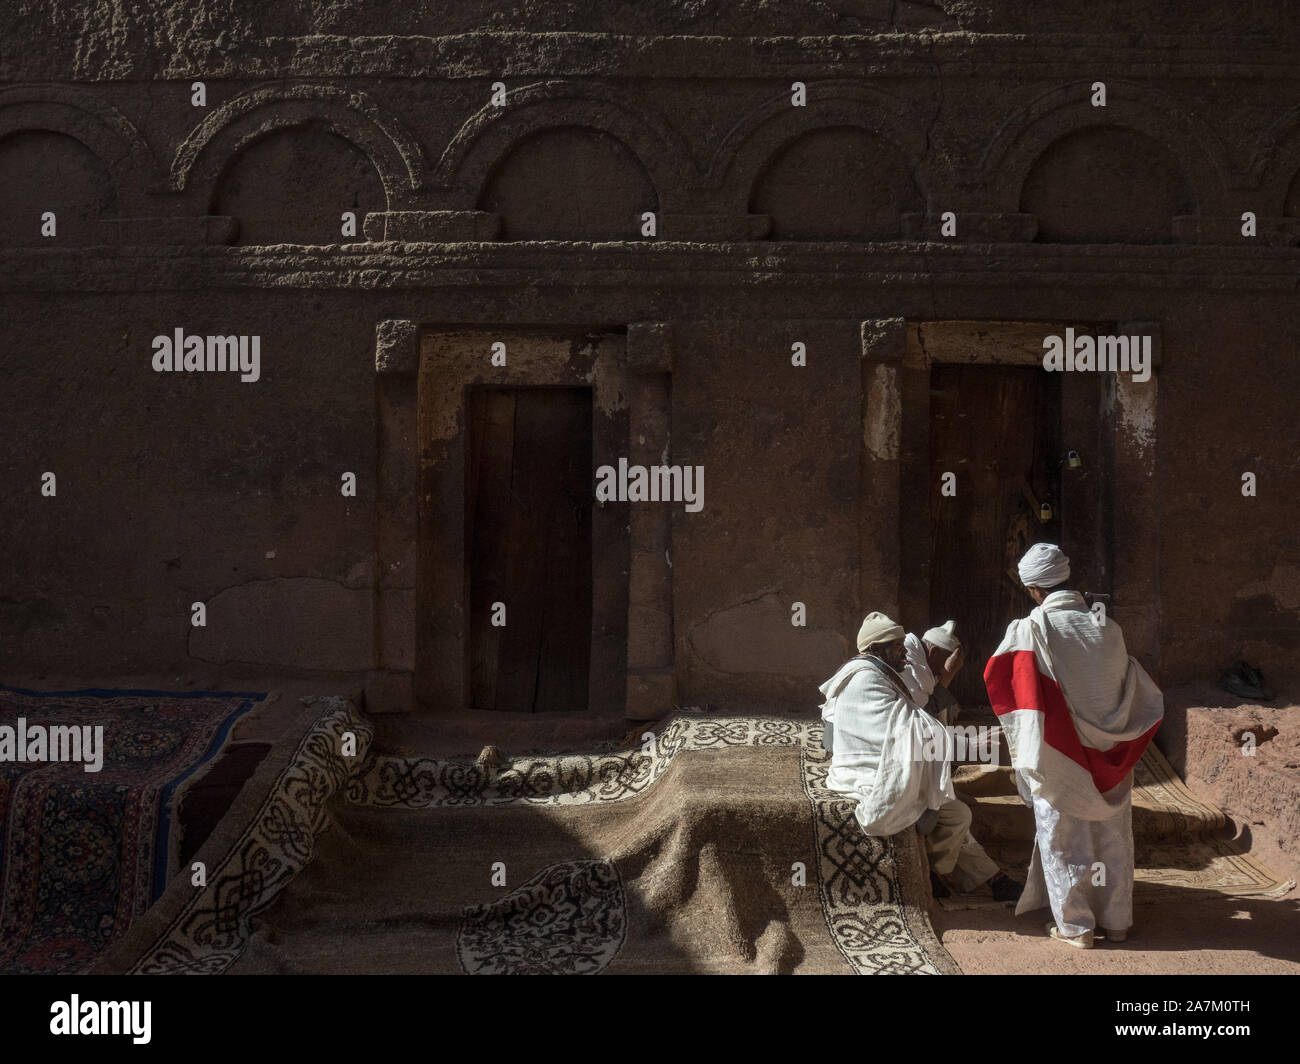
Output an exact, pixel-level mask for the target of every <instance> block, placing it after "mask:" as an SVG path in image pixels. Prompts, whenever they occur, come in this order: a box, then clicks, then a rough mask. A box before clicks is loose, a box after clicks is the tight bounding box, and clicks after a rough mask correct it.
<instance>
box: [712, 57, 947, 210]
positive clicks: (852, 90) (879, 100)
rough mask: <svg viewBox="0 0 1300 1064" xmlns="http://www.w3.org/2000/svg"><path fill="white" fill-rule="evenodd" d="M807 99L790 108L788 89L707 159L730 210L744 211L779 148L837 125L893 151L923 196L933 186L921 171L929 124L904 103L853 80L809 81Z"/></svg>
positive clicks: (759, 108) (747, 117) (744, 120)
mask: <svg viewBox="0 0 1300 1064" xmlns="http://www.w3.org/2000/svg"><path fill="white" fill-rule="evenodd" d="M808 98H809V102H808V105H807V106H806V107H791V106H790V94H789V92H788V91H782V92H780V93H778V94H776V95H774V96H771V97H769V98H768V99H766V100H764V101H763V102H762V103H761V104H759V105H758V106H757V107H755V108H754V109H753V110H751V111H750V112H748V113H747V114H745V115H744V116H743V117H742V118H741V119H740V120H739V121H738V122H737V123H736V124H735V125H734V126H733V127H732V128H731V129H730V130H729V131H728V132H727V134H726V135H725V136H724V137H723V138H722V140H721V142H720V143H719V144H718V147H717V148H716V149H715V151H714V152H713V156H712V158H711V159H710V162H709V167H708V171H707V181H708V183H709V184H710V185H711V186H712V187H714V188H721V189H723V194H724V196H725V197H726V199H727V200H728V201H729V203H730V208H731V209H732V210H734V211H737V212H743V211H745V210H746V209H747V208H748V204H749V199H750V196H751V194H752V192H753V189H754V186H755V183H756V182H757V181H758V180H759V178H760V177H761V176H762V173H763V170H764V169H765V167H766V166H767V165H768V164H769V163H770V162H771V161H772V160H773V159H775V158H776V157H777V156H778V155H779V153H780V152H781V151H782V150H783V149H785V148H786V147H788V146H789V145H790V144H792V143H793V142H794V141H796V140H798V139H799V138H800V137H802V136H804V135H805V134H807V133H813V132H816V131H817V130H819V129H827V128H831V127H836V126H839V127H843V126H850V127H853V128H856V129H860V130H862V131H863V132H864V133H868V134H870V135H872V136H875V137H878V138H880V139H881V140H882V141H884V142H885V143H887V144H889V145H890V146H891V147H893V148H894V149H895V150H896V151H897V152H898V158H899V162H900V163H901V164H902V165H903V167H904V168H905V169H906V170H907V172H908V174H909V175H910V176H911V178H912V180H913V181H914V182H915V184H916V186H917V188H918V190H919V191H920V193H921V197H922V199H924V198H925V195H926V191H927V188H928V186H929V185H930V183H931V182H930V180H929V177H928V175H926V174H924V173H923V172H922V171H923V167H924V165H925V163H924V161H925V157H926V148H927V136H926V133H925V129H926V127H927V125H928V123H927V122H926V121H925V120H924V119H922V118H921V117H920V116H919V115H917V114H915V113H914V112H913V110H912V108H911V107H910V106H909V105H908V104H907V103H905V102H904V101H903V100H900V99H897V98H895V97H892V96H888V95H886V94H884V93H881V92H877V91H876V90H874V89H870V88H867V87H866V86H864V85H860V84H858V83H857V82H851V81H831V82H811V83H809V85H808Z"/></svg>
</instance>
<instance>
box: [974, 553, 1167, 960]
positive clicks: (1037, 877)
mask: <svg viewBox="0 0 1300 1064" xmlns="http://www.w3.org/2000/svg"><path fill="white" fill-rule="evenodd" d="M1019 576H1020V581H1021V583H1022V584H1024V586H1025V591H1026V592H1027V593H1028V594H1029V597H1030V598H1032V599H1033V600H1034V602H1035V603H1037V608H1036V609H1034V610H1033V611H1032V612H1031V613H1030V614H1029V616H1028V617H1026V618H1024V619H1023V620H1018V621H1012V622H1011V624H1010V625H1009V626H1008V628H1007V634H1006V636H1005V637H1004V638H1003V640H1002V643H1001V645H1000V646H999V647H998V649H997V651H996V652H995V653H994V655H993V657H992V658H990V659H989V663H988V665H987V667H986V668H985V670H984V684H985V686H986V687H987V688H988V692H989V701H990V702H991V704H992V706H993V711H994V712H995V713H996V714H997V715H998V720H999V723H1000V724H1001V725H1002V730H1003V733H1004V734H1005V735H1006V737H1007V743H1008V745H1009V746H1010V748H1011V764H1012V767H1013V768H1014V769H1015V773H1016V785H1017V787H1018V788H1019V790H1020V794H1021V797H1022V798H1023V799H1024V800H1025V802H1026V804H1028V805H1029V806H1030V807H1031V808H1032V809H1033V811H1034V855H1033V858H1032V860H1031V861H1030V865H1029V876H1028V881H1027V883H1026V884H1025V892H1024V894H1023V896H1022V897H1021V899H1020V904H1019V906H1018V907H1017V908H1016V913H1017V915H1018V914H1020V913H1022V912H1030V911H1032V910H1033V909H1039V908H1042V907H1044V906H1047V905H1050V906H1051V909H1052V916H1053V918H1054V922H1053V923H1050V924H1048V925H1047V931H1048V934H1050V935H1051V936H1052V937H1053V938H1055V939H1058V940H1059V941H1062V942H1065V943H1067V944H1069V945H1071V946H1075V947H1078V948H1081V949H1089V948H1091V947H1092V944H1093V941H1094V938H1095V937H1096V936H1097V935H1101V936H1104V937H1105V938H1106V939H1107V940H1108V941H1110V942H1122V941H1124V939H1126V938H1127V937H1128V930H1129V928H1130V926H1131V925H1132V923H1133V826H1132V813H1131V808H1130V799H1131V791H1132V784H1133V766H1134V765H1136V764H1137V762H1138V760H1139V759H1140V758H1141V756H1142V752H1143V751H1144V750H1145V749H1146V747H1147V744H1148V743H1149V742H1150V741H1151V739H1152V737H1153V736H1154V735H1155V732H1156V729H1157V728H1158V727H1159V726H1160V721H1161V718H1162V717H1163V715H1164V696H1163V695H1161V693H1160V690H1159V688H1157V687H1156V685H1155V683H1154V682H1153V681H1152V679H1151V677H1150V676H1148V675H1147V673H1146V671H1145V670H1144V669H1143V668H1142V666H1141V665H1139V664H1138V663H1137V661H1135V660H1134V659H1133V658H1131V657H1129V654H1128V649H1127V647H1126V646H1125V643H1124V634H1123V632H1121V631H1120V628H1119V625H1117V624H1116V623H1115V622H1114V621H1113V620H1111V619H1110V618H1108V617H1106V616H1105V614H1104V613H1098V614H1095V615H1094V613H1093V612H1092V611H1091V610H1089V608H1088V605H1087V603H1086V602H1085V601H1084V598H1083V596H1082V595H1081V594H1080V593H1079V592H1077V591H1071V590H1069V589H1067V588H1066V587H1065V584H1066V581H1068V580H1069V579H1070V559H1069V558H1067V557H1066V556H1065V554H1064V553H1062V551H1061V548H1060V547H1057V546H1055V545H1054V544H1051V543H1038V544H1035V545H1034V546H1033V547H1031V548H1030V549H1029V551H1028V552H1027V553H1026V554H1025V556H1024V557H1023V558H1022V559H1021V560H1020V565H1019Z"/></svg>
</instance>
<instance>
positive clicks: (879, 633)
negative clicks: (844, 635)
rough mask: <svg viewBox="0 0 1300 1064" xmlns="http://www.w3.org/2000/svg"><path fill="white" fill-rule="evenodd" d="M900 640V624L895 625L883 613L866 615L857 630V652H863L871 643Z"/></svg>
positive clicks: (901, 628)
mask: <svg viewBox="0 0 1300 1064" xmlns="http://www.w3.org/2000/svg"><path fill="white" fill-rule="evenodd" d="M902 638H903V626H902V625H901V624H895V623H894V622H893V621H891V620H890V619H889V618H888V617H886V616H885V615H884V614H883V613H868V614H867V616H866V619H865V620H864V621H863V622H862V627H861V628H859V629H858V651H859V652H860V653H861V652H863V651H865V650H866V649H867V647H869V646H871V644H872V643H891V642H893V641H894V640H895V639H902Z"/></svg>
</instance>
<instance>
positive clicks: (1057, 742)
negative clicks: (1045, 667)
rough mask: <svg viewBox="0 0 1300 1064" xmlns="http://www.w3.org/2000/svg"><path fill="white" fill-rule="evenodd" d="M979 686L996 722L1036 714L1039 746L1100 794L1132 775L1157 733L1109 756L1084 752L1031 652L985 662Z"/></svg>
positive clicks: (1064, 706)
mask: <svg viewBox="0 0 1300 1064" xmlns="http://www.w3.org/2000/svg"><path fill="white" fill-rule="evenodd" d="M984 686H985V687H986V688H987V689H988V693H989V702H990V703H991V704H992V706H993V712H994V713H996V714H997V715H998V716H999V717H1001V716H1003V715H1005V714H1007V713H1014V712H1015V711H1016V710H1018V709H1031V710H1034V711H1035V712H1037V713H1041V714H1042V715H1043V740H1044V742H1046V743H1047V745H1048V746H1050V747H1051V748H1052V749H1053V750H1056V751H1057V752H1059V753H1062V754H1064V755H1065V756H1066V757H1068V758H1069V759H1070V760H1071V761H1073V762H1074V763H1075V764H1077V765H1078V766H1079V767H1080V768H1083V769H1086V770H1087V771H1088V773H1089V774H1090V775H1091V776H1092V781H1093V783H1094V784H1095V785H1096V787H1097V790H1098V791H1100V792H1101V793H1102V794H1105V793H1106V792H1107V791H1108V790H1110V789H1111V788H1112V787H1114V786H1115V785H1116V784H1118V783H1120V782H1121V781H1122V780H1123V779H1124V777H1125V776H1127V775H1128V774H1129V773H1130V772H1131V771H1132V770H1133V766H1134V765H1136V764H1137V763H1138V762H1139V761H1140V760H1141V759H1142V753H1143V751H1145V750H1146V748H1147V744H1148V743H1149V742H1151V739H1152V738H1153V737H1154V736H1155V733H1156V730H1157V729H1158V728H1159V727H1160V725H1159V723H1157V724H1156V725H1155V726H1154V727H1153V728H1151V729H1150V730H1149V731H1146V732H1143V733H1142V734H1141V735H1139V736H1138V737H1137V738H1136V739H1126V740H1124V741H1123V742H1120V743H1116V744H1115V745H1114V746H1113V747H1111V748H1110V749H1109V750H1094V749H1092V748H1091V747H1088V746H1084V745H1083V743H1082V742H1080V741H1079V733H1078V731H1076V730H1075V727H1074V718H1072V717H1071V716H1070V707H1069V706H1068V705H1067V704H1066V701H1065V696H1064V695H1063V694H1061V688H1060V687H1059V686H1058V685H1057V683H1056V681H1055V680H1053V679H1052V678H1051V677H1050V676H1044V675H1043V674H1042V673H1041V672H1040V671H1039V670H1038V659H1037V658H1036V657H1035V656H1034V652H1033V651H1032V650H1012V651H1009V652H1008V653H1005V654H995V655H994V656H993V657H991V658H989V663H988V665H986V666H985V667H984Z"/></svg>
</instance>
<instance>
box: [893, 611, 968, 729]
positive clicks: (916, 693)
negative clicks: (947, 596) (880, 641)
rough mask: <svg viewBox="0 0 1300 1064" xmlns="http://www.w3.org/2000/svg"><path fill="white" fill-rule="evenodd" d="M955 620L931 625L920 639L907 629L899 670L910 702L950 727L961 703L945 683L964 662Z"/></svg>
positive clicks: (949, 680) (950, 679)
mask: <svg viewBox="0 0 1300 1064" xmlns="http://www.w3.org/2000/svg"><path fill="white" fill-rule="evenodd" d="M954 623H955V622H953V621H947V622H945V623H944V624H942V625H939V626H937V627H935V628H931V629H930V630H929V631H927V632H926V633H925V635H923V636H921V638H920V639H917V638H916V636H914V635H913V634H912V633H911V632H908V633H907V635H906V636H904V637H903V649H904V651H905V656H904V660H903V668H902V669H901V670H900V673H901V675H902V677H903V683H905V684H906V685H907V693H908V696H909V697H910V698H911V699H912V701H913V702H914V703H916V705H918V706H922V707H923V708H924V709H925V710H926V711H927V712H928V713H930V715H931V716H934V717H938V718H939V720H940V722H941V723H943V724H945V725H948V726H949V727H951V726H952V725H953V724H956V723H957V716H958V714H959V713H960V712H961V706H960V704H959V703H958V702H957V700H956V699H955V698H953V696H952V695H951V694H950V693H949V691H948V686H949V684H951V683H952V678H953V677H954V676H956V675H957V673H958V672H959V671H960V670H961V667H962V665H963V664H965V661H966V648H965V647H963V646H962V645H961V640H959V639H958V638H957V636H956V635H955V634H954V633H953V628H954Z"/></svg>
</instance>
